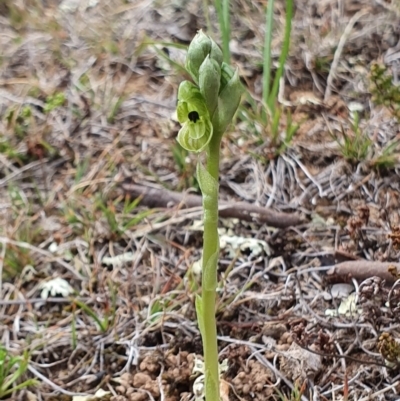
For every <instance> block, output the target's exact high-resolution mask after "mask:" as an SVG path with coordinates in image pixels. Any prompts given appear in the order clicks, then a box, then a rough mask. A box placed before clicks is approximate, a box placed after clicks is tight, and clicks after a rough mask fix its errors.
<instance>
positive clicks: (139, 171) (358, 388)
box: [0, 0, 400, 401]
mask: <svg viewBox="0 0 400 401" xmlns="http://www.w3.org/2000/svg"><path fill="white" fill-rule="evenodd" d="M209 3H210V2H208V1H207V0H204V1H187V0H174V1H166V0H132V1H122V0H120V1H117V0H110V1H105V0H98V1H89V0H87V1H80V2H74V1H72V0H70V1H62V2H59V1H55V0H53V1H52V0H48V1H45V0H43V1H40V0H15V1H12V0H10V1H8V0H5V1H2V2H0V49H1V53H0V119H1V121H0V166H1V167H0V232H1V236H0V251H1V254H0V273H1V274H0V277H1V280H0V339H1V343H2V344H3V345H4V346H5V347H6V348H7V349H8V350H9V352H10V354H12V355H22V354H23V352H24V351H26V352H27V355H29V358H28V359H29V363H28V368H27V372H26V374H24V376H23V377H22V378H21V380H23V379H27V378H35V379H37V381H38V383H37V385H36V386H31V387H29V388H28V389H23V390H20V391H16V392H14V394H13V396H12V398H13V399H16V400H17V399H18V400H29V401H33V400H63V401H66V400H72V399H74V400H78V398H74V397H77V396H79V395H80V396H84V395H85V394H95V393H96V392H97V391H98V390H100V389H101V390H103V391H104V393H99V392H97V394H98V397H97V398H96V399H101V400H118V401H120V400H121V401H122V400H132V401H146V400H151V401H176V400H187V401H189V400H194V392H193V384H194V382H195V380H196V379H197V378H198V377H199V374H197V375H196V374H195V373H194V372H193V368H194V366H195V365H197V364H198V363H199V361H201V358H202V357H201V355H202V347H201V339H200V334H199V330H198V327H197V323H196V318H195V309H194V298H195V295H196V293H198V292H199V285H200V277H199V273H198V269H197V262H198V261H199V258H200V256H201V244H202V231H201V207H200V203H199V197H198V196H199V190H198V184H197V181H196V179H195V177H194V172H195V167H196V161H197V156H195V155H192V154H188V153H186V152H185V151H184V150H182V149H181V148H180V147H179V146H178V145H177V143H176V140H175V138H176V135H177V132H178V130H179V124H178V123H177V122H176V118H175V116H174V111H175V105H176V93H177V87H178V85H179V83H180V82H181V81H182V80H183V79H184V78H185V76H184V75H182V70H181V69H180V67H179V66H181V65H182V64H183V63H184V58H185V48H186V46H187V45H188V43H189V42H190V40H191V39H192V38H193V36H194V34H195V33H196V31H197V30H198V29H204V30H206V31H209V30H208V29H207V26H211V28H212V31H213V32H209V33H210V34H212V35H213V36H214V38H215V40H216V41H218V42H219V39H220V38H219V35H218V33H217V32H218V23H217V21H218V20H217V16H216V14H215V10H214V7H213V6H212V5H211V4H209ZM284 4H285V3H284V2H282V1H277V2H276V5H275V8H276V9H275V16H274V20H275V27H274V38H273V55H274V69H275V68H276V67H277V63H278V58H279V52H280V48H281V45H282V37H283V28H284V18H285V6H284ZM265 5H266V2H265V1H264V0H263V1H262V0H257V1H250V0H232V1H231V14H232V21H231V23H232V40H231V52H232V63H233V64H234V65H235V66H237V67H238V68H239V71H240V75H241V77H242V80H243V83H244V84H245V85H246V87H247V88H248V90H249V93H250V94H251V97H250V95H248V96H245V97H244V99H243V102H242V107H241V109H240V110H239V112H238V116H237V123H236V124H235V125H234V126H232V128H231V129H230V131H229V133H227V135H226V136H225V137H224V140H223V144H222V150H221V159H222V160H221V178H220V197H221V202H222V201H224V202H226V203H227V204H228V205H229V206H230V209H229V210H228V211H225V212H222V211H221V219H220V227H221V255H220V263H219V279H220V287H219V298H218V304H217V320H218V334H219V347H220V348H219V349H220V361H221V363H222V362H223V361H225V362H226V370H225V372H224V373H223V374H222V380H221V394H222V398H223V401H228V400H240V401H243V400H245V401H250V400H255V401H264V400H293V401H294V400H300V399H301V400H303V401H305V400H313V401H317V400H347V399H348V400H357V401H367V400H398V399H400V396H399V395H398V394H399V392H400V369H399V363H400V342H399V341H400V340H399V339H400V289H399V287H398V285H397V281H396V280H397V278H398V277H399V274H400V273H398V272H400V264H399V257H400V253H399V249H400V210H399V199H400V177H399V168H400V150H398V149H397V144H398V141H399V140H400V130H399V123H398V120H397V119H396V110H397V111H398V109H399V108H400V107H399V106H398V104H399V101H398V100H397V103H396V102H394V104H392V103H391V102H389V101H387V102H386V103H385V105H379V104H378V103H379V102H378V101H376V100H375V99H374V96H373V93H372V92H373V89H371V88H372V87H373V82H372V79H371V67H373V66H374V65H376V64H378V65H382V66H385V67H386V68H387V73H388V74H390V76H391V79H392V81H393V85H394V87H396V83H398V82H399V74H400V67H399V65H400V64H399V63H400V28H399V27H400V6H399V3H398V1H397V0H392V1H390V0H376V1H372V0H371V1H368V0H358V1H357V0H351V1H334V0H323V1H318V0H299V1H297V2H296V11H295V17H294V20H293V31H292V38H291V48H290V54H289V58H288V61H287V65H286V67H285V79H284V82H282V83H281V89H280V94H279V102H280V104H281V105H283V107H284V112H283V115H282V118H281V121H280V130H281V131H282V132H285V128H286V126H287V124H288V117H287V116H288V115H289V113H290V114H291V117H292V119H293V121H295V122H296V123H298V124H299V129H298V132H297V133H296V135H295V137H294V139H293V140H292V141H291V142H289V143H285V137H284V134H282V136H281V137H280V138H279V140H278V142H275V143H274V142H273V141H272V140H271V135H270V132H269V129H268V127H266V126H264V125H262V124H261V123H260V120H259V119H257V109H258V112H259V111H260V107H261V106H260V104H261V102H260V97H261V90H262V81H261V79H262V48H263V43H264V33H265V28H264V20H265V17H264V12H265ZM208 20H209V24H208V22H207V21H208ZM381 94H382V93H381ZM251 99H253V101H251ZM397 99H399V98H397ZM252 102H253V103H254V102H255V104H256V105H257V104H258V105H259V106H257V107H255V108H254V107H252V104H251V103H252ZM257 102H258V103H257ZM285 116H286V117H285ZM357 116H358V117H357ZM282 144H284V146H283V147H282V148H280V147H279V146H280V145H282ZM189 199H190V202H189ZM239 202H245V203H241V204H239ZM185 205H186V206H187V207H185ZM246 208H249V209H248V210H250V211H251V213H253V212H254V214H251V213H250V212H249V213H247V215H246V213H244V214H243V213H242V214H241V213H239V212H240V211H243V210H247V209H246ZM252 208H256V209H252ZM238 244H241V245H238ZM55 279H58V281H54V280H55ZM60 279H62V280H60ZM46 284H47V285H46ZM198 380H200V381H201V377H200V379H198ZM86 399H87V398H86Z"/></svg>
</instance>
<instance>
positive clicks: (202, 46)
mask: <svg viewBox="0 0 400 401" xmlns="http://www.w3.org/2000/svg"><path fill="white" fill-rule="evenodd" d="M208 55H209V56H210V58H211V59H213V60H215V61H216V62H217V63H218V65H221V63H222V59H223V55H222V51H221V49H220V48H219V47H218V45H217V44H216V43H215V42H214V41H213V40H212V39H211V38H210V37H209V36H207V35H205V34H204V33H203V31H202V30H200V31H199V32H197V34H196V36H195V37H194V38H193V40H192V41H191V42H190V45H189V48H188V52H187V56H186V69H187V70H188V71H189V73H190V75H191V76H192V78H193V80H194V81H195V82H196V83H198V81H199V69H200V66H201V65H202V64H203V62H204V60H205V59H206V57H207V56H208Z"/></svg>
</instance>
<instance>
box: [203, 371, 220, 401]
mask: <svg viewBox="0 0 400 401" xmlns="http://www.w3.org/2000/svg"><path fill="white" fill-rule="evenodd" d="M205 368H206V371H205V377H206V382H205V394H206V395H207V400H208V399H210V400H212V401H214V400H215V401H217V400H218V401H219V382H216V381H215V379H214V377H213V375H212V374H211V372H210V371H209V370H207V367H205ZM217 379H218V377H217Z"/></svg>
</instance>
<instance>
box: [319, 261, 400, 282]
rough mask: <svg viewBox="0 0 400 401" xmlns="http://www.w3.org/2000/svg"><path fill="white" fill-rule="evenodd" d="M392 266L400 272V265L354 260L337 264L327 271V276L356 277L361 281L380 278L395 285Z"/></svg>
mask: <svg viewBox="0 0 400 401" xmlns="http://www.w3.org/2000/svg"><path fill="white" fill-rule="evenodd" d="M391 266H394V267H396V269H397V271H400V263H390V262H373V261H372V262H371V261H368V260H352V261H346V262H342V263H339V264H337V265H336V266H334V267H332V268H331V269H329V270H328V271H327V275H328V276H333V275H335V276H343V277H354V278H356V279H359V280H365V279H367V278H370V277H373V276H378V277H381V278H382V279H384V280H386V283H387V284H393V283H394V282H395V281H396V278H395V277H394V276H393V275H392V274H391V273H390V272H389V268H390V267H391Z"/></svg>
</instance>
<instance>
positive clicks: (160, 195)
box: [122, 182, 304, 228]
mask: <svg viewBox="0 0 400 401" xmlns="http://www.w3.org/2000/svg"><path fill="white" fill-rule="evenodd" d="M122 189H123V190H124V191H125V193H127V194H129V195H130V196H131V197H132V198H139V197H140V198H141V202H140V204H141V205H145V206H148V207H150V208H153V207H171V206H175V205H180V206H182V207H189V208H190V207H196V206H201V196H197V195H189V194H185V193H180V192H174V191H168V190H166V189H159V188H148V187H144V186H142V185H136V184H133V183H126V182H125V183H123V184H122ZM219 215H220V217H228V218H229V217H231V218H237V219H240V220H244V221H252V222H259V223H264V224H267V225H269V226H272V227H277V228H287V227H290V226H296V225H299V224H301V223H304V219H303V218H302V217H301V216H299V215H296V214H290V213H282V212H275V211H273V210H271V209H267V208H264V207H259V206H254V205H252V204H250V203H247V202H237V203H226V202H220V206H219Z"/></svg>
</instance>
